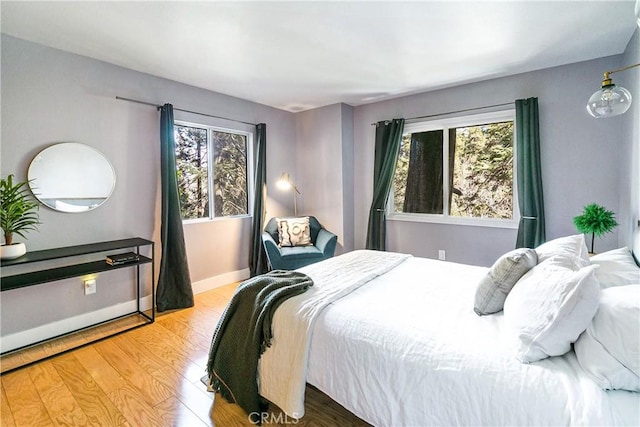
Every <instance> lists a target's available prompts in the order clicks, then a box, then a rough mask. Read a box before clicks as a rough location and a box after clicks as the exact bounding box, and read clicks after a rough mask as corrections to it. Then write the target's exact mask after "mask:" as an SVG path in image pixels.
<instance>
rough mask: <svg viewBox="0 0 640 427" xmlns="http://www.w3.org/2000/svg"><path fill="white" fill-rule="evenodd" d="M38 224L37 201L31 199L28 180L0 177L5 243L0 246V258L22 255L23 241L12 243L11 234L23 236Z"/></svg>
mask: <svg viewBox="0 0 640 427" xmlns="http://www.w3.org/2000/svg"><path fill="white" fill-rule="evenodd" d="M39 224H40V217H39V215H38V203H37V202H35V201H33V200H32V199H31V197H30V194H29V190H28V182H16V183H14V182H13V175H9V176H8V177H7V179H0V227H2V231H3V233H4V241H5V243H4V244H3V245H2V247H0V249H1V251H0V258H2V259H13V258H18V257H19V256H22V255H24V254H25V253H26V252H27V248H26V246H25V244H24V243H14V242H13V235H14V233H15V234H18V235H20V236H22V237H25V235H24V233H25V232H27V231H29V230H36V229H37V226H38V225H39Z"/></svg>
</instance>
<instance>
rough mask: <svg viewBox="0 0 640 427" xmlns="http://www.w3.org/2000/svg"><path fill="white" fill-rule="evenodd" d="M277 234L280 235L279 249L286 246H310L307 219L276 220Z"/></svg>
mask: <svg viewBox="0 0 640 427" xmlns="http://www.w3.org/2000/svg"><path fill="white" fill-rule="evenodd" d="M276 222H277V223H278V234H279V235H280V242H279V245H280V247H286V246H310V245H312V244H313V243H311V228H310V226H309V217H308V216H304V217H296V218H276Z"/></svg>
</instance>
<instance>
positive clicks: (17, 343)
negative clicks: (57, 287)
mask: <svg viewBox="0 0 640 427" xmlns="http://www.w3.org/2000/svg"><path fill="white" fill-rule="evenodd" d="M136 307H137V306H136V301H135V300H133V301H127V302H124V303H122V304H117V305H112V306H110V307H105V308H102V309H100V310H96V311H92V312H90V313H83V314H80V315H78V316H73V317H69V318H66V319H62V320H58V321H56V322H51V323H47V324H46V325H42V326H38V327H35V328H32V329H28V330H26V331H22V332H17V333H15V334H11V335H7V336H4V337H2V339H1V340H0V351H1V352H2V353H4V352H5V351H11V350H13V349H16V348H20V347H24V346H26V345H30V344H33V343H36V342H40V341H43V340H46V339H49V338H53V337H57V336H58V335H62V334H66V333H67V332H69V331H75V330H76V329H81V328H84V327H87V326H90V325H94V324H96V323H100V322H104V321H106V320H109V319H114V318H116V317H119V316H123V315H125V314H127V313H131V312H134V311H136ZM140 307H141V309H142V310H150V309H151V296H146V297H143V298H142V299H141V300H140Z"/></svg>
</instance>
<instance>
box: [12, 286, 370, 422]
mask: <svg viewBox="0 0 640 427" xmlns="http://www.w3.org/2000/svg"><path fill="white" fill-rule="evenodd" d="M236 286H237V284H232V285H228V286H224V287H221V288H217V289H214V290H212V291H209V292H205V293H202V294H199V295H196V296H195V299H196V304H195V307H193V308H190V309H186V310H178V311H174V312H170V313H167V314H162V315H159V316H157V317H156V322H155V323H154V324H152V325H148V326H144V327H142V328H139V329H135V330H132V331H129V332H125V333H123V334H121V335H118V336H115V337H112V338H108V339H106V340H104V341H100V342H97V343H94V344H91V345H88V346H86V347H83V348H80V349H77V350H74V351H71V352H68V353H66V354H63V355H60V356H57V357H54V358H52V359H48V360H45V361H42V362H39V363H37V364H34V365H31V366H28V367H25V368H22V369H19V370H17V371H14V372H10V373H8V374H5V375H3V376H2V377H0V385H1V390H0V391H1V393H0V426H2V427H10V426H25V427H36V426H85V425H86V426H88V425H91V426H123V427H124V426H127V427H138V426H144V427H153V426H171V427H175V426H189V427H198V426H219V427H220V426H250V425H252V424H251V423H250V422H249V420H248V419H247V416H246V414H245V413H244V412H243V411H242V409H240V408H239V407H238V406H237V405H235V404H231V403H229V402H227V401H226V400H225V399H224V398H222V397H221V396H220V395H218V394H214V393H209V392H207V391H206V388H205V386H204V385H203V384H202V382H200V378H201V377H202V376H203V375H204V373H205V367H206V362H207V356H208V351H209V344H210V342H211V336H212V334H213V330H214V328H215V325H216V324H217V322H218V319H219V318H220V316H221V314H222V312H223V310H224V307H225V306H226V304H227V303H228V301H229V299H230V298H231V295H232V294H233V292H234V290H235V288H236ZM106 327H110V326H106ZM92 333H94V334H100V333H101V332H100V330H96V331H92ZM87 338H88V337H87V336H86V335H85V336H81V337H75V338H74V339H80V340H82V339H87ZM48 351H51V349H49V350H47V348H46V347H45V348H40V349H36V350H31V353H32V354H46V353H47V352H48ZM15 357H28V355H26V356H25V355H22V356H20V355H18V356H15ZM3 359H5V358H3ZM5 362H6V360H3V361H0V363H5ZM3 369H4V367H3ZM295 423H296V421H295V420H292V419H287V418H286V416H285V415H284V414H283V413H282V412H281V411H280V410H279V409H278V408H277V407H275V406H274V405H271V407H270V416H269V417H268V419H267V420H266V422H265V424H267V425H287V424H295ZM297 425H299V426H366V425H367V424H366V423H365V422H363V421H362V420H360V419H359V418H357V417H355V416H354V415H353V414H351V413H350V412H348V411H347V410H345V409H344V408H343V407H341V406H340V405H338V404H337V403H335V402H334V401H332V400H331V399H330V398H329V397H327V396H326V395H324V394H323V393H321V392H319V391H318V390H316V389H315V388H313V387H310V386H308V387H307V391H306V415H305V417H304V418H303V419H301V420H299V421H298V422H297Z"/></svg>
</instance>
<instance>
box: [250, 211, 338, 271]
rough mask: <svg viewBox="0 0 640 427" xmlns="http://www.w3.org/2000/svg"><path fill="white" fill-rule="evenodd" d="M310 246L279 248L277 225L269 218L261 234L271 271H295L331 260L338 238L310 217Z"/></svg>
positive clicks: (273, 219) (274, 220)
mask: <svg viewBox="0 0 640 427" xmlns="http://www.w3.org/2000/svg"><path fill="white" fill-rule="evenodd" d="M309 228H310V231H311V243H312V244H313V245H312V246H292V247H282V248H281V247H279V246H278V242H280V236H279V234H278V223H277V222H276V219H275V218H271V219H270V220H269V222H268V223H267V225H266V226H265V227H264V231H263V232H262V244H263V245H264V249H265V251H266V253H267V259H268V260H269V265H270V266H271V269H273V270H295V269H296V268H300V267H304V266H305V265H309V264H313V263H314V262H318V261H322V260H324V259H327V258H331V257H332V256H333V254H334V253H335V251H336V242H337V241H338V236H336V235H335V234H333V233H331V232H330V231H327V230H326V229H325V228H323V227H322V225H321V224H320V223H319V222H318V220H317V219H316V218H315V217H313V216H310V217H309Z"/></svg>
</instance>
